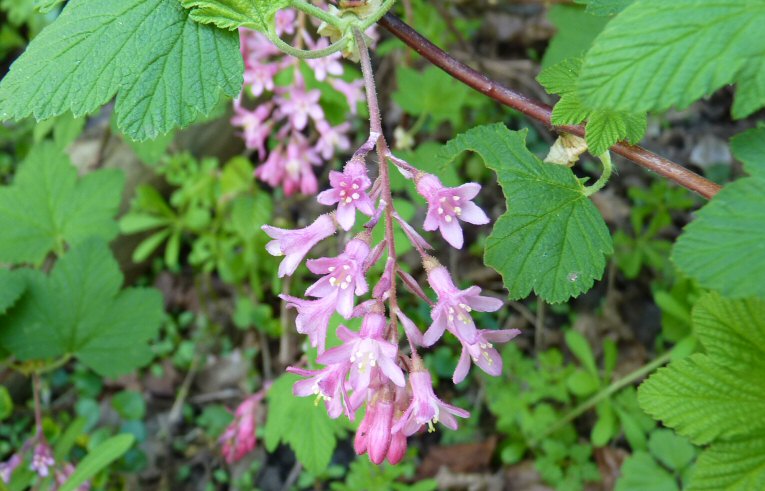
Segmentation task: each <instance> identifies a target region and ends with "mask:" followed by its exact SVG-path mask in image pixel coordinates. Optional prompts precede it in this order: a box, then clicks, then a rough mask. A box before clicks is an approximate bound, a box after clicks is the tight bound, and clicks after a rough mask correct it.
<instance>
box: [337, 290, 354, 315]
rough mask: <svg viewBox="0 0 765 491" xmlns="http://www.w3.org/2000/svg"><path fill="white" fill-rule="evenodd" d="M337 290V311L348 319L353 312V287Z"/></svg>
mask: <svg viewBox="0 0 765 491" xmlns="http://www.w3.org/2000/svg"><path fill="white" fill-rule="evenodd" d="M337 292H338V294H337V312H338V313H339V314H340V315H342V316H343V317H345V318H346V319H350V318H351V313H353V289H352V288H346V289H345V290H343V289H342V288H340V289H338V290H337Z"/></svg>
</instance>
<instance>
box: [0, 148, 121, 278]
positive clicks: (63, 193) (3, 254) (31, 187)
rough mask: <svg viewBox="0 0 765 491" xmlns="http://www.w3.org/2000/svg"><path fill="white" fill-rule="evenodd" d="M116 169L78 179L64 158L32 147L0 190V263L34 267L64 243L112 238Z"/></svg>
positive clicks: (116, 197)
mask: <svg viewBox="0 0 765 491" xmlns="http://www.w3.org/2000/svg"><path fill="white" fill-rule="evenodd" d="M122 187H123V177H122V173H121V172H119V171H117V170H111V169H106V170H99V171H96V172H93V173H90V174H88V175H86V176H85V177H83V178H81V179H78V177H77V170H76V169H75V168H74V167H73V166H72V165H71V163H70V162H69V158H68V157H67V156H66V154H64V153H63V152H62V151H61V150H59V149H58V148H57V147H56V145H54V144H53V143H50V142H48V143H42V144H38V145H35V146H34V147H33V148H32V150H31V151H30V153H29V155H28V156H27V158H26V160H24V162H22V163H21V165H20V166H19V169H18V172H17V173H16V176H15V179H14V181H13V184H12V185H11V186H7V187H3V188H0V229H2V230H3V231H4V232H3V234H4V235H3V240H2V241H0V261H3V262H10V263H32V264H39V263H40V262H41V261H42V260H43V259H44V258H45V256H47V255H48V253H50V252H51V251H57V252H59V253H61V252H63V248H64V245H65V244H68V245H77V244H79V243H80V242H82V241H83V240H85V239H87V238H90V237H99V238H101V239H104V240H111V239H113V238H114V237H115V236H116V235H117V224H116V222H115V221H114V218H113V217H114V215H115V214H116V213H117V209H118V207H119V203H120V198H121V196H122Z"/></svg>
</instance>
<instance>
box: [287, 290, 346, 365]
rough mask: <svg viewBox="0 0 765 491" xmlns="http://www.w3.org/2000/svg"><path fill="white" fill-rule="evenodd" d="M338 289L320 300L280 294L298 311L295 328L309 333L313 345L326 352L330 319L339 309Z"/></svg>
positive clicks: (300, 331) (288, 304) (321, 351)
mask: <svg viewBox="0 0 765 491" xmlns="http://www.w3.org/2000/svg"><path fill="white" fill-rule="evenodd" d="M337 295H338V293H337V290H335V291H334V292H333V293H331V294H330V295H327V296H326V297H323V298H319V299H318V300H304V299H302V298H298V297H293V296H290V295H284V294H282V295H279V298H281V299H282V300H284V301H285V302H287V307H288V308H294V309H296V310H297V311H298V315H297V318H296V319H295V329H297V332H299V333H300V334H306V335H308V340H309V341H310V343H311V346H313V347H314V348H317V349H318V350H319V353H320V354H321V353H324V349H325V347H326V343H327V327H328V326H329V319H330V318H332V314H334V313H335V311H336V310H337Z"/></svg>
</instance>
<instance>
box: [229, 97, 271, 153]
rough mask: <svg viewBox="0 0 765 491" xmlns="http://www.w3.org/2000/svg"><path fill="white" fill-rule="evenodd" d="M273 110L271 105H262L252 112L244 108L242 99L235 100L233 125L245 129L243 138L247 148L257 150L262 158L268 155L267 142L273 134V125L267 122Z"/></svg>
mask: <svg viewBox="0 0 765 491" xmlns="http://www.w3.org/2000/svg"><path fill="white" fill-rule="evenodd" d="M271 108H272V105H271V104H261V105H260V106H258V107H256V108H255V110H254V111H250V110H248V109H246V108H244V107H242V102H241V99H235V100H234V116H232V118H231V124H232V125H234V126H239V127H241V128H242V129H243V132H242V134H241V136H242V138H244V144H245V146H246V147H247V148H251V149H254V150H257V151H258V154H259V155H260V156H261V157H262V156H264V155H265V154H266V140H268V136H269V135H270V134H271V126H272V123H271V122H268V121H267V120H268V116H269V115H270V114H271Z"/></svg>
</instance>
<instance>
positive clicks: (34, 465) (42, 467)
mask: <svg viewBox="0 0 765 491" xmlns="http://www.w3.org/2000/svg"><path fill="white" fill-rule="evenodd" d="M54 465H56V461H55V460H54V459H53V452H52V451H51V449H50V447H49V446H48V444H47V443H45V442H44V441H40V442H38V443H37V445H35V449H34V452H33V453H32V462H31V463H30V464H29V468H30V469H31V470H33V471H34V472H36V473H37V475H38V476H40V477H48V474H50V468H51V467H53V466H54Z"/></svg>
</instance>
